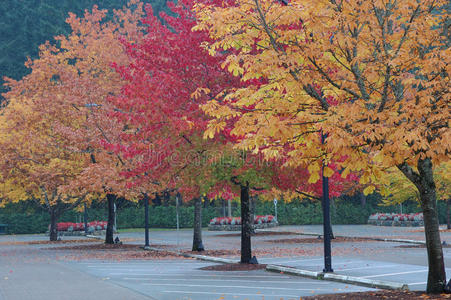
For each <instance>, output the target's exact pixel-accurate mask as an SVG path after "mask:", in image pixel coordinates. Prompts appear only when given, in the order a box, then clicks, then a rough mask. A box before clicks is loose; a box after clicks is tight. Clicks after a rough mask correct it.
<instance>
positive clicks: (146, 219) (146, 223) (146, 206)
mask: <svg viewBox="0 0 451 300" xmlns="http://www.w3.org/2000/svg"><path fill="white" fill-rule="evenodd" d="M144 235H145V245H144V249H146V248H149V247H150V245H149V196H148V195H147V193H144Z"/></svg>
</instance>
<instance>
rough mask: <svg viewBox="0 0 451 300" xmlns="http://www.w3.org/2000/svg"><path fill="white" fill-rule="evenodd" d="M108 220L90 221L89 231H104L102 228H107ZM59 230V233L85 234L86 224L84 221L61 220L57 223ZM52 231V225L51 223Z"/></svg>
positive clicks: (90, 232)
mask: <svg viewBox="0 0 451 300" xmlns="http://www.w3.org/2000/svg"><path fill="white" fill-rule="evenodd" d="M106 227H107V222H106V221H93V222H89V223H88V233H89V234H95V233H102V230H106ZM56 228H57V230H58V235H62V236H64V235H72V236H74V235H75V236H76V235H84V234H85V224H84V223H72V222H60V223H57V224H56ZM49 231H50V225H49Z"/></svg>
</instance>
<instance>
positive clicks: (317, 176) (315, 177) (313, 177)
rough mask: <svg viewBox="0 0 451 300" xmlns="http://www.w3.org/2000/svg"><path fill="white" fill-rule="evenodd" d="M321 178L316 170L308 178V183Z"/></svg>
mask: <svg viewBox="0 0 451 300" xmlns="http://www.w3.org/2000/svg"><path fill="white" fill-rule="evenodd" d="M318 180H319V174H318V172H314V173H312V174H311V175H310V177H309V179H308V183H316V182H317V181H318Z"/></svg>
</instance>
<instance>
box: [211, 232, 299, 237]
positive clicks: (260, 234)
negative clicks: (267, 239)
mask: <svg viewBox="0 0 451 300" xmlns="http://www.w3.org/2000/svg"><path fill="white" fill-rule="evenodd" d="M298 234H299V233H296V232H290V231H257V232H255V233H253V234H252V236H271V235H298ZM215 236H217V237H233V236H241V233H224V234H218V235H215Z"/></svg>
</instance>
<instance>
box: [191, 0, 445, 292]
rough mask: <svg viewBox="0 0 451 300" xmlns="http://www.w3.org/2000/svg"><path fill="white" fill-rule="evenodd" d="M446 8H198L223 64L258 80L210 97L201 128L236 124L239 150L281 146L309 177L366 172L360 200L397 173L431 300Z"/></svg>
mask: <svg viewBox="0 0 451 300" xmlns="http://www.w3.org/2000/svg"><path fill="white" fill-rule="evenodd" d="M447 5H448V1H421V2H418V1H376V0H374V1H357V0H356V1H327V0H324V1H291V2H290V3H289V5H287V6H285V5H283V3H275V2H274V1H266V0H263V1H262V0H255V1H252V2H248V1H232V5H229V4H225V3H219V2H214V1H213V2H210V3H208V4H207V5H205V4H199V5H198V7H197V12H198V14H197V16H198V19H199V20H200V22H199V24H198V26H197V29H199V30H209V32H210V36H211V38H213V39H215V42H213V43H210V44H209V45H206V47H208V49H209V50H210V53H215V52H216V51H224V50H225V51H227V50H228V49H237V50H238V52H237V51H235V52H234V53H233V54H230V55H228V57H227V60H226V63H225V64H224V67H227V68H228V69H229V71H231V72H232V73H234V74H240V75H241V76H242V78H243V79H247V80H248V79H260V82H261V79H262V78H263V79H264V84H258V85H257V84H254V85H252V86H250V87H246V88H243V89H237V90H236V91H235V92H234V93H233V94H229V95H228V96H227V97H226V99H225V101H220V100H216V101H211V102H210V103H209V105H207V106H206V107H205V110H206V112H207V113H209V114H210V115H212V116H214V117H216V120H214V121H213V122H212V123H210V125H209V131H210V132H215V131H218V130H222V128H224V120H226V119H229V118H231V117H238V118H239V121H238V122H237V123H236V126H235V128H234V131H233V132H234V133H236V134H238V135H243V134H244V135H245V136H246V138H245V139H243V140H242V141H241V142H240V146H241V147H242V148H247V149H255V151H262V152H264V153H266V154H267V156H269V157H271V156H277V155H279V154H280V153H279V149H280V145H285V144H289V146H290V147H291V149H292V150H291V152H290V153H289V155H288V157H289V158H290V160H291V163H292V164H294V165H296V164H301V163H303V162H307V163H309V164H310V170H311V171H314V170H315V169H316V170H317V171H319V170H320V169H321V168H320V165H321V163H325V164H327V163H328V162H330V161H332V160H334V161H339V162H340V164H339V166H340V167H341V169H342V170H343V171H342V175H344V176H346V175H347V174H348V173H349V171H359V172H361V173H362V176H361V177H360V182H361V183H362V184H368V186H367V188H366V189H365V193H370V192H372V191H373V190H374V188H375V186H374V185H372V184H371V182H377V181H378V180H379V178H381V177H382V174H383V172H382V170H383V168H387V167H390V166H394V167H397V168H398V169H399V170H400V171H402V173H403V174H404V175H405V176H406V177H407V178H408V179H409V180H410V181H411V182H412V183H413V184H414V185H415V187H416V188H417V189H418V191H419V194H420V199H421V206H422V210H423V213H424V218H425V227H426V230H425V232H426V243H427V251H428V261H429V275H428V285H427V286H428V287H427V291H428V292H431V293H439V292H442V291H443V288H444V284H445V271H444V264H443V253H442V249H441V244H440V236H439V231H438V219H437V210H436V204H435V199H436V195H435V194H436V188H435V183H434V181H433V167H434V165H437V164H439V163H440V162H443V161H448V160H449V153H450V147H451V146H450V142H449V141H450V130H449V126H450V123H449V119H450V109H449V82H450V81H449V58H450V57H451V56H450V55H449V54H450V52H449V31H448V30H443V25H444V24H448V23H447V17H448V14H447V12H446V6H447ZM256 49H257V50H259V51H255V50H256ZM249 106H251V108H252V110H251V111H248V112H245V113H243V112H242V111H240V110H241V109H242V108H243V107H249ZM318 134H321V135H322V136H323V137H324V138H326V142H325V143H324V144H320V143H319V141H318V140H319V138H318ZM312 176H313V177H314V178H312V179H311V180H312V181H315V179H319V173H318V172H315V173H312Z"/></svg>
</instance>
